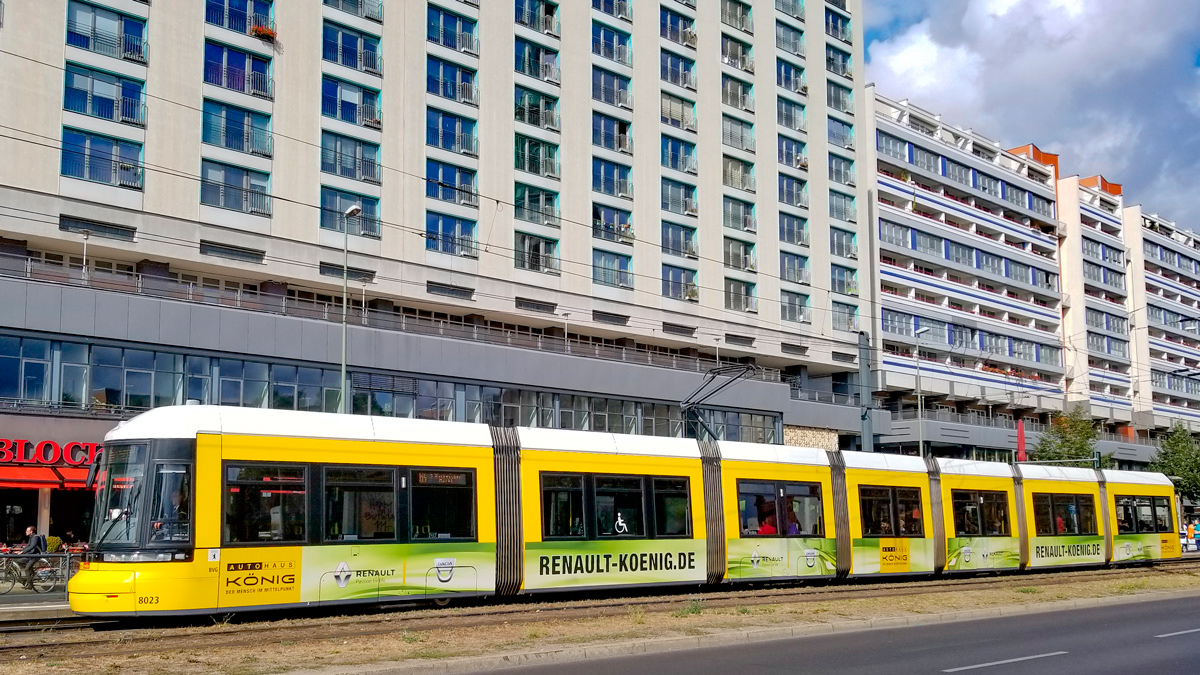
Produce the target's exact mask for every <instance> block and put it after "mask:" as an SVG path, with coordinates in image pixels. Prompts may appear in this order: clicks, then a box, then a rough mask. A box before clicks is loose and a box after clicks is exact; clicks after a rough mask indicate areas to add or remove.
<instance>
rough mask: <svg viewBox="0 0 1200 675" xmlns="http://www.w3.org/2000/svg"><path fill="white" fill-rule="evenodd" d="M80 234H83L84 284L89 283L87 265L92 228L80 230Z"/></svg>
mask: <svg viewBox="0 0 1200 675" xmlns="http://www.w3.org/2000/svg"><path fill="white" fill-rule="evenodd" d="M79 234H82V235H83V285H84V286H87V285H88V281H89V279H88V266H87V242H88V237H90V236H92V231H91V230H86V229H85V230H80V231H79Z"/></svg>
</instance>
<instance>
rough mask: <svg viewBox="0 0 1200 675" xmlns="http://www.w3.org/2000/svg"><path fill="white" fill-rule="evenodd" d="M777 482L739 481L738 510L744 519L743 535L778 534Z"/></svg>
mask: <svg viewBox="0 0 1200 675" xmlns="http://www.w3.org/2000/svg"><path fill="white" fill-rule="evenodd" d="M776 494H777V493H776V492H775V484H774V483H765V482H762V483H760V482H751V481H738V512H739V514H740V515H741V521H742V536H750V537H753V536H758V537H763V536H771V537H774V536H778V535H779V528H778V522H777V521H778V518H777V517H776V515H775V508H776V503H775V495H776Z"/></svg>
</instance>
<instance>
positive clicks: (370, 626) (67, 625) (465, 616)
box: [0, 559, 1200, 662]
mask: <svg viewBox="0 0 1200 675" xmlns="http://www.w3.org/2000/svg"><path fill="white" fill-rule="evenodd" d="M1145 574H1191V575H1200V560H1195V559H1184V560H1173V561H1159V562H1156V563H1154V564H1146V565H1126V566H1121V567H1114V568H1102V569H1083V570H1073V571H1061V570H1060V571H1034V572H1027V573H1022V574H1000V575H989V576H969V577H954V576H949V577H941V578H938V579H931V580H924V581H903V582H896V581H893V580H887V581H883V580H878V579H867V580H863V579H856V580H849V581H840V582H827V583H821V584H805V585H758V586H754V587H749V588H745V587H743V588H734V589H714V590H696V589H686V590H684V589H681V590H679V591H678V592H674V593H662V592H661V591H659V592H656V594H655V595H632V596H631V595H623V596H620V597H615V596H605V597H593V598H588V599H583V600H570V599H568V600H555V601H544V600H541V599H539V598H537V597H536V596H534V597H533V598H531V597H529V596H521V597H518V598H513V599H507V600H504V601H500V602H496V601H494V600H493V601H490V602H488V603H487V604H482V603H479V604H474V605H471V606H465V607H459V608H445V609H429V608H419V609H414V608H413V607H412V606H410V605H408V606H406V605H386V606H381V607H380V608H379V609H378V611H379V612H382V613H377V614H374V615H365V616H345V615H342V616H330V617H308V618H302V619H294V620H289V622H288V623H286V624H282V625H281V624H280V623H277V622H272V621H270V620H265V621H258V622H254V623H247V624H245V625H223V626H221V627H218V628H214V627H206V628H195V627H190V628H189V627H184V628H168V629H163V628H162V627H157V628H124V627H122V624H120V623H119V622H116V621H110V620H91V619H87V618H84V617H78V618H68V619H56V620H53V621H46V622H43V623H40V624H39V623H34V624H28V623H27V624H23V625H14V624H10V625H5V624H3V623H0V662H13V661H28V660H31V659H32V660H39V659H43V660H65V659H71V660H75V659H81V658H94V657H102V656H119V655H130V654H146V653H155V652H167V651H178V650H181V649H189V648H203V649H213V648H229V647H241V646H253V645H258V644H263V643H264V642H269V641H292V642H294V641H317V640H330V639H348V638H358V637H369V636H378V635H388V634H396V633H407V632H421V631H428V630H436V629H443V628H474V627H484V626H489V625H497V624H512V623H531V622H540V621H546V620H571V619H580V618H595V617H601V616H614V615H621V614H625V613H628V612H629V611H630V609H631V608H634V607H636V608H640V609H642V610H643V611H654V612H668V611H673V610H676V609H678V608H680V607H683V606H685V605H687V604H688V603H692V602H695V601H700V602H702V603H703V605H704V607H705V608H728V607H739V606H753V605H770V604H778V603H783V602H788V603H806V602H824V601H829V600H839V599H875V598H884V597H901V596H913V595H922V594H930V593H950V592H955V591H964V590H977V589H1003V588H1008V587H1039V586H1051V585H1057V584H1062V583H1064V582H1084V581H1096V580H1106V579H1113V578H1121V577H1127V576H1138V575H1145ZM251 618H253V616H251ZM264 618H266V617H264ZM87 630H91V631H93V635H94V637H89V638H84V639H81V632H82V631H87ZM6 634H7V635H13V636H14V637H16V636H19V637H20V638H25V637H27V636H29V635H32V634H40V637H41V639H40V640H38V641H29V640H23V641H18V642H12V643H7V644H5V643H3V640H4V635H6ZM58 638H66V639H58ZM180 641H188V642H196V643H198V644H195V645H192V646H190V647H189V646H186V645H181V644H180Z"/></svg>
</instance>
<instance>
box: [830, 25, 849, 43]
mask: <svg viewBox="0 0 1200 675" xmlns="http://www.w3.org/2000/svg"><path fill="white" fill-rule="evenodd" d="M825 33H826V34H827V35H829V36H830V37H834V38H837V39H838V40H841V41H842V42H845V43H846V44H851V41H852V38H851V35H850V29H849V28H846V27H844V26H839V25H837V24H833V23H827V24H825Z"/></svg>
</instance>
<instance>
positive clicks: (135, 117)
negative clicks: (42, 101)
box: [63, 89, 146, 127]
mask: <svg viewBox="0 0 1200 675" xmlns="http://www.w3.org/2000/svg"><path fill="white" fill-rule="evenodd" d="M63 109H64V110H69V111H71V112H74V113H79V114H81V115H87V116H88V117H96V118H99V119H102V120H110V121H112V122H120V123H121V124H129V125H132V126H135V127H144V126H146V104H145V103H143V102H142V101H141V100H140V99H136V98H116V99H114V98H106V97H104V96H96V95H95V94H93V93H92V92H90V91H84V90H82V89H67V93H66V97H65V98H64V100H63Z"/></svg>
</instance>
